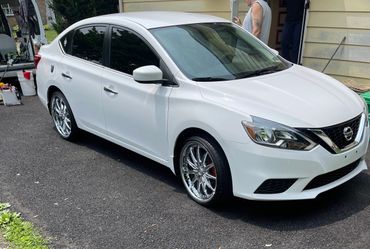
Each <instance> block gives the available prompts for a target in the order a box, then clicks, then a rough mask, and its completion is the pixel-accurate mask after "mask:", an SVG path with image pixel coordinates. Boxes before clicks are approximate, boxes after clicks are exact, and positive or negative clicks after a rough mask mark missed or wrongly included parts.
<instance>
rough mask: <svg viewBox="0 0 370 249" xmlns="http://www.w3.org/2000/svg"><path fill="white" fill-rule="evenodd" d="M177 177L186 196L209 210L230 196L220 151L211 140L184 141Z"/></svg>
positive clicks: (228, 181) (195, 138)
mask: <svg viewBox="0 0 370 249" xmlns="http://www.w3.org/2000/svg"><path fill="white" fill-rule="evenodd" d="M179 167H180V174H181V178H182V181H183V183H184V186H185V188H186V190H187V192H188V194H189V196H190V197H191V198H192V199H193V200H194V201H196V202H198V203H199V204H201V205H204V206H212V205H215V204H219V203H220V202H223V201H225V200H227V199H228V198H229V197H230V196H231V176H230V170H229V166H228V163H227V161H226V158H225V156H224V154H223V152H222V151H221V148H219V146H218V145H217V144H216V142H214V141H213V140H212V139H210V138H207V137H200V136H194V137H191V138H189V139H187V140H186V141H185V143H184V146H183V147H182V149H181V152H180V157H179Z"/></svg>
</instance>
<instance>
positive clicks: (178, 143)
mask: <svg viewBox="0 0 370 249" xmlns="http://www.w3.org/2000/svg"><path fill="white" fill-rule="evenodd" d="M192 136H200V137H202V138H206V139H210V140H211V141H212V142H214V143H215V145H216V146H217V147H219V149H220V151H221V152H222V153H223V155H222V156H223V157H224V158H225V160H226V163H227V165H228V167H229V170H230V166H229V161H228V159H227V156H226V153H225V150H224V148H222V146H221V144H222V143H221V142H220V141H219V139H218V138H217V136H215V135H213V134H211V133H210V132H208V131H206V130H204V129H202V128H198V127H188V128H186V129H184V130H183V131H181V132H180V133H179V135H178V136H177V138H176V140H175V143H174V147H173V148H174V149H173V167H174V172H175V174H176V175H177V176H178V175H179V165H178V157H179V154H180V151H181V147H182V145H183V144H184V142H185V140H186V139H188V138H190V137H192Z"/></svg>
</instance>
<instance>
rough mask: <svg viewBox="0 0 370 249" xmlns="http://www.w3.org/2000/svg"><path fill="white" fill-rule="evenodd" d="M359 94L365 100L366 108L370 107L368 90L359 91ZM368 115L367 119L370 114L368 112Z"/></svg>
mask: <svg viewBox="0 0 370 249" xmlns="http://www.w3.org/2000/svg"><path fill="white" fill-rule="evenodd" d="M360 95H361V96H362V97H363V98H364V100H365V101H366V103H367V107H368V109H370V91H369V92H364V93H361V94H360ZM368 117H369V121H370V115H369V114H368Z"/></svg>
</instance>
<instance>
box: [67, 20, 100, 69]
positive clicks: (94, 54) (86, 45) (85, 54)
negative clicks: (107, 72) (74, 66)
mask: <svg viewBox="0 0 370 249" xmlns="http://www.w3.org/2000/svg"><path fill="white" fill-rule="evenodd" d="M105 31H106V28H105V27H103V26H92V27H84V28H80V29H76V31H75V33H74V36H73V46H72V50H71V55H73V56H76V57H78V58H81V59H84V60H87V61H91V62H94V63H97V64H103V44H104V35H105Z"/></svg>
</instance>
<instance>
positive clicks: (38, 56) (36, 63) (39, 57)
mask: <svg viewBox="0 0 370 249" xmlns="http://www.w3.org/2000/svg"><path fill="white" fill-rule="evenodd" d="M40 60H41V55H39V54H36V55H35V59H34V62H35V68H36V69H37V65H38V64H39V62H40Z"/></svg>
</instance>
